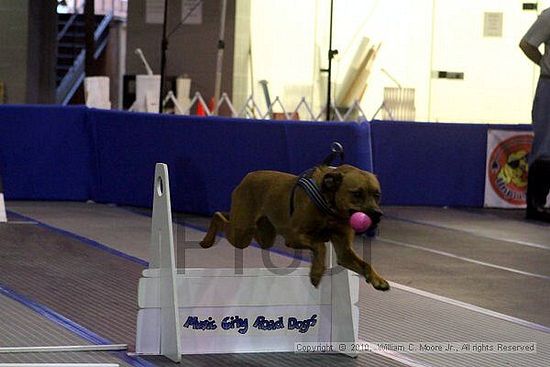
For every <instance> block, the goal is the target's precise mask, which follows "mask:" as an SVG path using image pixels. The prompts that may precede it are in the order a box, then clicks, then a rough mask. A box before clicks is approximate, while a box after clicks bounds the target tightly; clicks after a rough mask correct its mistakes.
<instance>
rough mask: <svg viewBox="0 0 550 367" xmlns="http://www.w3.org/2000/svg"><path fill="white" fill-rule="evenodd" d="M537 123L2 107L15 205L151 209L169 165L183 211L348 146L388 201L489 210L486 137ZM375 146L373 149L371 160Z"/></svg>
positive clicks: (2, 152) (224, 199)
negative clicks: (266, 173) (246, 180)
mask: <svg viewBox="0 0 550 367" xmlns="http://www.w3.org/2000/svg"><path fill="white" fill-rule="evenodd" d="M489 128H496V129H513V130H530V129H531V127H530V126H529V125H512V126H510V125H482V124H446V123H418V122H416V123H412V122H388V121H373V122H371V123H362V124H356V123H325V122H320V123H317V122H300V121H263V120H262V121H258V120H244V119H229V118H216V117H210V118H204V117H195V116H171V115H157V114H142V113H129V112H116V111H104V110H96V109H87V108H85V107H60V106H0V172H2V175H3V180H4V194H5V196H6V198H7V199H11V200H14V199H28V200H79V201H83V200H88V199H92V200H95V201H98V202H104V203H116V204H122V205H135V206H143V207H149V206H151V204H152V187H153V182H152V180H153V174H154V165H155V163H156V162H165V163H167V164H168V166H169V169H170V175H171V176H170V179H171V183H172V202H173V207H174V209H176V210H178V211H186V212H192V213H200V214H210V213H212V212H213V211H216V210H226V209H228V208H229V205H230V195H231V191H232V190H233V188H234V187H235V186H236V185H237V184H238V183H239V181H240V180H241V179H242V178H243V177H244V176H245V175H246V174H247V173H248V172H251V171H254V170H260V169H271V170H279V171H285V172H291V173H295V174H298V173H300V172H302V171H304V170H306V169H308V168H310V167H312V166H314V165H316V164H318V163H319V162H320V161H322V160H323V158H324V157H325V156H326V155H327V154H328V152H329V147H330V144H331V142H333V141H340V142H341V143H342V144H343V145H344V147H345V150H346V162H347V163H350V164H353V165H356V166H358V167H360V168H362V169H366V170H374V172H375V173H376V174H377V175H378V177H379V179H380V182H381V184H382V191H383V204H385V205H434V206H444V205H448V206H473V207H481V206H482V205H483V195H484V185H485V160H486V141H487V130H488V129H489ZM371 144H372V154H371Z"/></svg>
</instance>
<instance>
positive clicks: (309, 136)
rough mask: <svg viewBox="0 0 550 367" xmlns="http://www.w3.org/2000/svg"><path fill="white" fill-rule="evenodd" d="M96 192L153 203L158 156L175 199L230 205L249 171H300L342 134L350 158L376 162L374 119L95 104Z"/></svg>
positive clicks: (192, 208)
mask: <svg viewBox="0 0 550 367" xmlns="http://www.w3.org/2000/svg"><path fill="white" fill-rule="evenodd" d="M89 119H90V121H91V125H92V126H93V127H94V137H95V147H96V149H95V151H96V154H97V156H96V162H97V172H98V174H97V176H96V177H95V179H96V182H95V185H94V188H95V190H94V199H95V200H96V201H99V202H113V203H119V204H127V205H137V206H150V205H151V202H152V186H153V182H152V179H153V174H154V164H155V162H165V163H167V164H168V167H169V170H170V180H171V186H172V203H173V207H174V208H175V209H176V210H179V211H186V212H193V213H202V214H209V213H212V212H213V211H216V210H227V209H228V208H229V205H230V197H231V191H232V190H233V189H234V188H235V186H236V185H237V184H238V183H239V182H240V180H241V179H242V178H243V177H244V176H245V175H246V174H247V173H248V172H251V171H255V170H263V169H270V170H279V171H285V172H291V173H300V172H302V171H304V170H306V169H308V168H310V167H312V166H313V165H315V164H318V163H319V162H320V161H322V160H323V158H324V157H325V156H326V155H327V154H328V152H329V151H330V149H329V148H330V143H331V142H332V141H334V140H337V141H340V142H341V143H342V144H343V145H344V146H345V148H346V154H347V157H349V162H350V163H352V164H355V165H357V166H359V167H362V168H364V169H371V165H370V155H369V154H368V152H370V129H369V125H368V124H361V125H358V124H355V123H344V124H342V123H328V124H327V123H313V122H297V121H293V122H289V121H275V122H274V121H254V120H243V119H227V118H216V117H212V118H197V117H186V116H167V115H163V116H159V115H153V114H137V113H125V112H111V111H94V112H93V113H91V114H90V116H89Z"/></svg>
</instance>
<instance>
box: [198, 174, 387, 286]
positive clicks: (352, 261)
mask: <svg viewBox="0 0 550 367" xmlns="http://www.w3.org/2000/svg"><path fill="white" fill-rule="evenodd" d="M311 179H312V180H313V181H314V182H315V183H316V185H317V186H318V188H319V189H320V193H321V195H322V196H323V197H324V199H325V201H326V203H327V204H328V205H329V206H330V207H331V211H332V213H334V215H329V214H327V213H325V212H323V211H322V210H320V209H319V207H318V206H316V205H315V203H314V202H313V201H312V200H311V199H310V197H308V195H307V194H306V192H305V191H304V190H303V189H302V188H301V187H297V188H295V186H296V184H297V182H298V178H297V177H296V176H294V175H291V174H287V173H282V172H275V171H256V172H252V173H249V174H248V175H247V176H246V177H245V178H244V179H243V180H242V181H241V183H240V184H239V185H238V186H237V188H236V189H235V190H234V191H233V194H232V196H231V211H230V213H229V214H227V213H221V212H216V213H215V214H214V216H213V218H212V221H211V222H210V227H209V229H208V232H207V233H206V235H205V237H204V239H203V240H202V242H201V246H202V247H204V248H208V247H211V246H212V245H213V244H214V242H215V240H216V234H217V233H218V232H219V231H224V232H225V235H226V237H227V240H228V241H229V242H230V243H231V244H232V245H233V246H235V247H237V248H241V249H242V248H245V247H247V246H248V245H250V242H251V241H252V239H253V238H254V239H255V240H256V241H257V242H258V243H259V244H260V246H261V247H262V248H264V249H265V248H269V247H271V246H273V243H274V241H275V236H276V235H277V234H280V235H281V236H283V238H284V239H285V241H286V245H287V246H288V247H291V248H295V249H308V250H311V251H312V252H313V260H312V266H311V270H310V279H311V283H312V284H313V285H314V286H315V287H317V286H318V285H319V282H320V281H321V277H322V276H323V273H324V272H325V252H326V249H325V243H326V242H327V241H331V242H332V244H333V246H334V250H335V252H336V256H337V260H338V264H340V265H342V266H343V267H345V268H348V269H350V270H352V271H354V272H356V273H359V274H361V275H363V276H364V277H365V279H366V280H367V282H369V283H371V284H372V285H373V287H374V288H376V289H378V290H383V291H385V290H388V289H389V288H390V287H389V284H388V282H387V281H386V280H384V279H383V278H382V277H381V276H380V275H378V273H377V272H376V271H375V270H374V269H373V268H372V267H371V266H370V265H369V264H368V263H367V262H365V261H363V260H362V259H361V258H359V257H358V256H357V255H356V254H355V252H354V251H353V249H352V244H353V239H354V237H355V232H354V230H353V229H352V228H351V226H350V225H349V217H350V216H351V215H352V214H353V213H354V212H358V211H362V212H364V213H366V214H368V215H369V216H370V217H371V219H372V221H373V223H374V225H376V224H377V223H378V222H379V221H380V217H381V215H382V211H381V210H380V207H379V203H380V184H379V182H378V180H377V178H376V176H374V175H373V174H372V173H369V172H366V171H362V170H360V169H358V168H356V167H353V166H350V165H343V166H340V167H337V168H334V167H328V166H326V165H323V166H318V167H316V168H315V169H314V170H313V171H312V172H311ZM293 192H294V193H293ZM291 201H292V203H291ZM291 211H292V213H291Z"/></svg>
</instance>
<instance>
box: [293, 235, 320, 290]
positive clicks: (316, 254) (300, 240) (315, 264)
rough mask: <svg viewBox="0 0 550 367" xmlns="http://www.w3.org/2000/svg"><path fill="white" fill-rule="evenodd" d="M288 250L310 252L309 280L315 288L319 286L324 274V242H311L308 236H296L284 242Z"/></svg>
mask: <svg viewBox="0 0 550 367" xmlns="http://www.w3.org/2000/svg"><path fill="white" fill-rule="evenodd" d="M286 245H287V246H288V247H290V248H294V249H301V250H310V251H311V252H312V259H311V268H310V270H309V279H310V281H311V284H313V286H314V287H315V288H317V287H318V286H319V283H320V282H321V278H322V277H323V274H325V270H326V267H325V257H326V247H325V243H324V242H318V241H313V240H311V239H310V238H309V237H308V236H305V235H298V236H295V237H293V238H290V239H289V240H287V241H286Z"/></svg>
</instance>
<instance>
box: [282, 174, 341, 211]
mask: <svg viewBox="0 0 550 367" xmlns="http://www.w3.org/2000/svg"><path fill="white" fill-rule="evenodd" d="M314 170H315V169H314V168H312V169H309V170H307V171H306V172H304V173H303V174H301V175H300V177H299V178H298V181H296V184H295V185H294V187H293V188H292V192H291V194H290V215H291V216H292V214H293V213H294V196H295V193H296V188H297V187H301V188H302V189H303V190H304V191H305V193H306V194H307V196H308V197H309V198H310V199H311V201H313V203H314V204H315V206H316V207H317V208H318V209H319V210H320V211H321V212H322V213H323V214H326V215H328V216H331V217H340V215H339V214H338V213H337V212H336V210H334V209H333V208H332V207H331V206H330V204H329V203H328V202H327V200H326V199H325V198H324V196H323V194H321V190H320V189H319V186H317V184H316V183H315V181H314V180H313V179H312V178H311V175H312V174H313V171H314Z"/></svg>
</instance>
